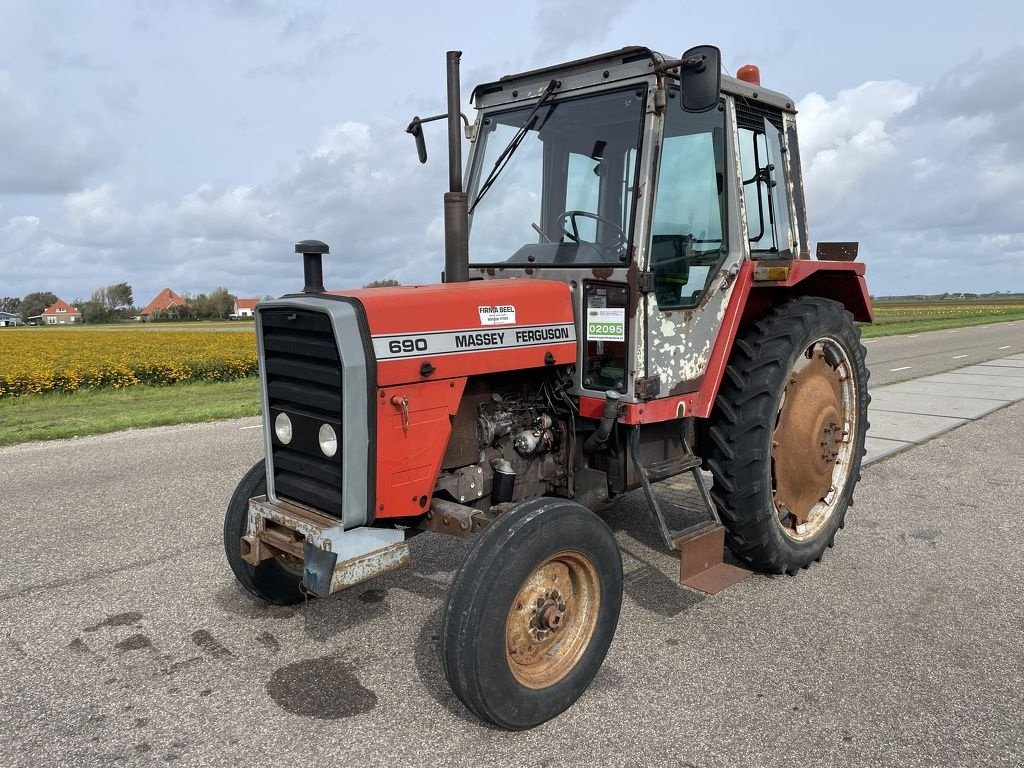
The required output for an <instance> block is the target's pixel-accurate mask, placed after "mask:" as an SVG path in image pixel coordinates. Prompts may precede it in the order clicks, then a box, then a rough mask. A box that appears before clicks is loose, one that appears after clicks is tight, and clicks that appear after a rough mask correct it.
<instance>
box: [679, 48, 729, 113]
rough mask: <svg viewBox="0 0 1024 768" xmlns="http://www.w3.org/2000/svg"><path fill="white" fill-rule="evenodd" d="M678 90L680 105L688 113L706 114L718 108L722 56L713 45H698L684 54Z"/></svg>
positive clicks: (680, 67)
mask: <svg viewBox="0 0 1024 768" xmlns="http://www.w3.org/2000/svg"><path fill="white" fill-rule="evenodd" d="M679 86H680V89H681V90H682V98H681V99H680V100H679V101H680V104H682V107H683V109H684V110H686V111H687V112H707V111H708V110H711V109H714V108H715V107H717V106H718V100H719V98H720V97H721V90H722V52H721V51H719V50H718V48H716V47H715V46H713V45H698V46H695V47H693V48H691V49H690V50H688V51H687V52H686V53H684V54H683V58H682V62H681V64H680V66H679Z"/></svg>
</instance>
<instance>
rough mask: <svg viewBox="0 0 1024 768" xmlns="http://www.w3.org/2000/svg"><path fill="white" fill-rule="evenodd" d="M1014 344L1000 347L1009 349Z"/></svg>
mask: <svg viewBox="0 0 1024 768" xmlns="http://www.w3.org/2000/svg"><path fill="white" fill-rule="evenodd" d="M1012 346H1013V345H1012V344H1007V345H1006V346H1005V347H1000V349H1009V348H1010V347H1012Z"/></svg>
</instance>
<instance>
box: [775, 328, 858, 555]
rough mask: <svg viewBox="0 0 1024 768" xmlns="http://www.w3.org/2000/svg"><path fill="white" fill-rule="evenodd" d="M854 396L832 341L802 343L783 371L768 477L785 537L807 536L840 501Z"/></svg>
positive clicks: (853, 427)
mask: <svg viewBox="0 0 1024 768" xmlns="http://www.w3.org/2000/svg"><path fill="white" fill-rule="evenodd" d="M857 396H858V393H857V385H856V382H855V380H854V376H853V368H852V363H851V362H850V357H849V355H848V354H847V352H846V350H845V349H844V347H843V345H842V344H840V343H839V342H838V341H837V340H836V339H833V338H828V337H826V338H820V339H817V340H816V341H815V342H814V343H812V344H810V345H808V346H807V347H806V349H805V350H804V354H803V355H802V356H801V357H800V358H798V359H797V362H796V364H795V365H794V366H793V368H792V370H790V372H789V378H788V380H787V382H786V388H785V391H784V393H783V397H782V402H781V404H780V406H779V412H778V416H777V419H776V426H775V431H774V433H773V435H772V476H773V477H772V479H773V494H774V502H775V509H776V512H777V519H778V521H779V525H780V526H781V527H782V530H783V531H784V532H785V534H786V535H787V536H789V537H790V538H793V539H795V540H797V541H804V540H807V539H810V538H813V537H814V536H815V535H816V534H817V533H818V532H819V531H820V530H821V529H822V527H824V526H825V524H826V523H827V522H828V520H829V519H830V518H831V516H832V514H833V513H834V512H835V510H836V509H837V508H838V506H839V503H840V500H841V499H842V498H843V491H844V490H845V488H846V485H847V483H848V482H849V479H850V475H851V470H852V467H853V458H854V436H855V435H856V434H857V429H858V424H857V408H856V403H857Z"/></svg>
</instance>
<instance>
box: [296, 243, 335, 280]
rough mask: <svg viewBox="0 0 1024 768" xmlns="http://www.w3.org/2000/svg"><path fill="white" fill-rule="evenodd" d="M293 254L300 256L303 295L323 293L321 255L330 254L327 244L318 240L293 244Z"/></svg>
mask: <svg viewBox="0 0 1024 768" xmlns="http://www.w3.org/2000/svg"><path fill="white" fill-rule="evenodd" d="M295 252H296V253H301V254H302V277H303V280H304V282H305V285H304V286H303V288H302V292H303V293H323V292H324V262H323V255H324V254H325V253H330V252H331V249H330V248H329V247H328V245H327V243H324V242H321V241H319V240H302V241H300V242H298V243H296V244H295Z"/></svg>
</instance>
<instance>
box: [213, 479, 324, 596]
mask: <svg viewBox="0 0 1024 768" xmlns="http://www.w3.org/2000/svg"><path fill="white" fill-rule="evenodd" d="M266 492H267V469H266V462H264V461H259V462H257V463H256V464H255V465H254V466H253V467H252V469H250V470H249V471H248V472H246V473H245V476H244V477H243V478H242V480H241V481H240V482H239V483H238V487H236V488H235V492H234V493H233V494H232V495H231V500H230V501H229V502H228V507H227V511H226V513H225V515H224V554H225V555H226V556H227V560H228V564H229V565H230V566H231V570H232V572H233V573H234V574H235V578H237V579H238V583H239V584H241V585H242V586H243V587H245V588H246V590H248V591H249V592H250V593H252V594H253V595H255V596H256V597H258V598H260V599H261V600H265V601H267V602H269V603H274V604H276V605H293V604H295V603H299V602H302V601H303V600H304V599H305V596H304V595H303V593H302V579H301V578H299V577H298V576H297V575H295V574H292V573H289V572H288V571H286V570H284V569H283V568H282V567H281V566H280V565H279V564H278V563H277V561H276V560H274V559H270V560H264V561H263V562H262V563H260V564H259V565H252V564H251V563H248V562H246V561H245V560H243V559H242V553H241V551H240V550H239V540H240V539H241V538H242V536H244V535H245V532H246V530H247V528H248V524H249V499H251V498H253V497H254V496H263V495H264V494H266Z"/></svg>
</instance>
